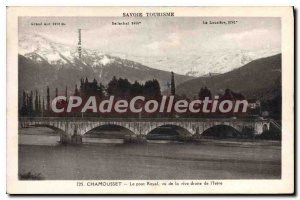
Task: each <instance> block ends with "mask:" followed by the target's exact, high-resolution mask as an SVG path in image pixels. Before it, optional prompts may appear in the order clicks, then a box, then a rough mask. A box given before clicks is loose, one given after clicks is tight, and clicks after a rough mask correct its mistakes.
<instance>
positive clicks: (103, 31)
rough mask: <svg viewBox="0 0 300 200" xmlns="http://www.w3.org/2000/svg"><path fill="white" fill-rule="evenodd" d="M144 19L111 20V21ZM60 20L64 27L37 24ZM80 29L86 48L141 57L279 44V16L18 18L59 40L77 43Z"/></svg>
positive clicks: (26, 28) (30, 29)
mask: <svg viewBox="0 0 300 200" xmlns="http://www.w3.org/2000/svg"><path fill="white" fill-rule="evenodd" d="M220 20H221V21H228V20H234V21H237V22H236V24H232V25H228V24H227V25H224V24H217V25H216V24H203V21H207V22H209V21H213V22H217V21H220ZM132 21H138V22H141V24H140V25H129V26H125V25H112V22H132ZM39 22H50V23H52V22H61V23H65V24H66V25H65V26H33V25H31V24H32V23H39ZM78 28H81V29H82V47H83V48H88V49H97V50H100V51H102V52H104V53H122V54H132V55H139V56H164V55H165V56H176V55H178V54H180V55H184V54H196V53H199V52H203V51H205V52H210V51H222V50H223V51H226V50H251V51H253V50H254V51H255V50H260V49H280V48H281V44H280V43H281V26H280V18H270V17H268V18H257V17H256V18H241V17H240V18H236V17H235V18H228V17H226V18H225V17H223V18H215V17H209V18H207V17H205V18H203V17H160V18H146V17H143V18H129V19H128V18H122V17H20V18H19V34H28V33H36V34H40V35H42V36H45V37H47V38H49V39H51V40H53V41H55V42H58V43H63V44H68V45H76V44H77V42H78V33H77V29H78Z"/></svg>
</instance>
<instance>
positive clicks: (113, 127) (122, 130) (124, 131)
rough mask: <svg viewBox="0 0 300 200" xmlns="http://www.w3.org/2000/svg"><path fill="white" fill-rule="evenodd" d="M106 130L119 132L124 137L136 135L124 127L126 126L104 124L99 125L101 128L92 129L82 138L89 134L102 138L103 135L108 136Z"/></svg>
mask: <svg viewBox="0 0 300 200" xmlns="http://www.w3.org/2000/svg"><path fill="white" fill-rule="evenodd" d="M101 129H104V130H101ZM116 129H117V130H116ZM105 130H106V131H116V132H119V133H120V134H121V135H123V136H126V135H129V136H133V135H135V133H134V132H133V131H132V130H130V129H128V128H126V127H124V126H121V125H118V124H102V125H99V126H96V127H94V128H92V129H90V130H89V131H87V132H85V133H84V134H83V135H82V136H83V137H84V136H87V135H88V134H91V135H93V134H94V135H100V136H101V134H102V135H106V133H105ZM96 131H97V132H96ZM100 131H101V132H102V133H101V132H100ZM93 132H94V133H93ZM95 132H96V133H95ZM108 134H114V133H108Z"/></svg>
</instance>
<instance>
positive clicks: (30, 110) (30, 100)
mask: <svg viewBox="0 0 300 200" xmlns="http://www.w3.org/2000/svg"><path fill="white" fill-rule="evenodd" d="M28 101H29V104H28V112H29V116H32V115H33V92H32V91H30V96H29V100H28Z"/></svg>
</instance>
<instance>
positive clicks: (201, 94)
mask: <svg viewBox="0 0 300 200" xmlns="http://www.w3.org/2000/svg"><path fill="white" fill-rule="evenodd" d="M198 96H199V99H200V100H204V99H205V98H206V97H208V98H209V99H212V97H211V92H210V90H209V89H208V88H207V87H206V86H205V87H204V88H203V87H201V89H200V92H199V95H198Z"/></svg>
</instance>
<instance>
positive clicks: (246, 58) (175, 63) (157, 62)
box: [112, 49, 280, 77]
mask: <svg viewBox="0 0 300 200" xmlns="http://www.w3.org/2000/svg"><path fill="white" fill-rule="evenodd" d="M278 53H280V50H278V49H261V50H255V51H254V50H223V51H213V52H210V51H207V52H199V53H195V52H190V53H186V54H185V55H180V54H179V55H174V56H136V55H125V54H122V53H118V54H117V53H112V55H116V56H118V57H120V58H126V59H130V60H133V61H136V62H139V63H142V64H144V65H147V66H151V67H153V68H156V69H162V70H166V71H173V72H175V73H178V74H183V75H187V76H194V77H200V76H207V75H208V74H209V73H213V74H223V73H226V72H229V71H232V70H234V69H237V68H239V67H241V66H244V65H245V64H248V63H249V62H251V61H253V60H256V59H259V58H264V57H269V56H273V55H276V54H278Z"/></svg>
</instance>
